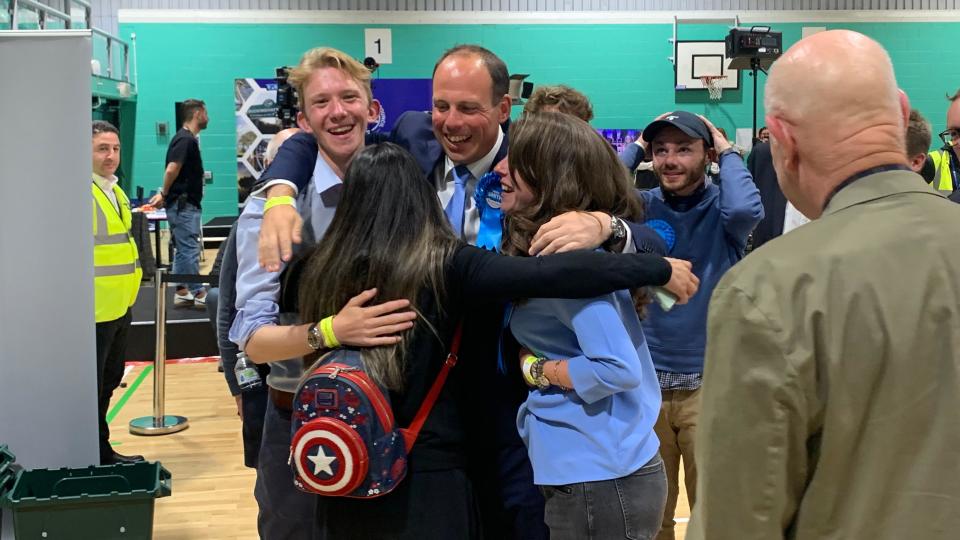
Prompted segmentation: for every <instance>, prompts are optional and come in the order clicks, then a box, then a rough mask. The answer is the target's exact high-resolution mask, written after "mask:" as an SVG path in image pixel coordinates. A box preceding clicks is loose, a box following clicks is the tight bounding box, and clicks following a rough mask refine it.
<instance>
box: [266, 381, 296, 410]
mask: <svg viewBox="0 0 960 540" xmlns="http://www.w3.org/2000/svg"><path fill="white" fill-rule="evenodd" d="M268 391H269V393H270V401H272V402H273V404H274V405H275V406H276V407H277V408H278V409H280V410H281V411H287V412H290V411H292V410H293V393H292V392H284V391H283V390H277V389H276V388H274V387H272V386H269V387H268Z"/></svg>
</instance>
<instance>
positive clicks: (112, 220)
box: [91, 120, 143, 465]
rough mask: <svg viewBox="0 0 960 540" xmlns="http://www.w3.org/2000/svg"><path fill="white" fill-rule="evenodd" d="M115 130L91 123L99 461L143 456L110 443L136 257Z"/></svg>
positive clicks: (137, 271)
mask: <svg viewBox="0 0 960 540" xmlns="http://www.w3.org/2000/svg"><path fill="white" fill-rule="evenodd" d="M119 166H120V132H119V131H117V128H115V127H113V125H111V124H110V123H109V122H104V121H100V120H98V121H96V122H94V123H93V184H92V185H91V191H92V192H93V265H94V269H93V273H94V303H95V305H96V322H97V390H98V393H99V399H98V409H97V421H98V423H99V430H100V464H101V465H112V464H115V463H135V462H138V461H143V456H124V455H121V454H118V453H116V452H114V450H113V448H112V447H111V446H110V428H109V426H108V425H107V421H106V417H107V409H108V408H109V406H110V398H111V396H113V391H114V390H116V389H117V387H118V386H120V381H121V380H122V379H123V364H124V358H123V354H124V352H126V349H127V330H128V329H129V328H130V306H132V305H133V303H134V302H136V300H137V293H138V292H139V291H140V277H141V275H142V272H141V271H140V257H139V254H138V252H137V245H136V243H134V241H133V236H132V235H131V234H130V225H131V222H132V218H131V215H130V201H129V200H128V199H127V196H126V195H125V194H124V193H123V190H122V189H120V186H118V185H117V177H116V175H115V174H114V173H116V172H117V167H119Z"/></svg>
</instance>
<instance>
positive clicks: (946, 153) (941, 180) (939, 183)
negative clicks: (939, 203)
mask: <svg viewBox="0 0 960 540" xmlns="http://www.w3.org/2000/svg"><path fill="white" fill-rule="evenodd" d="M950 152H952V150H942V149H941V150H934V151H933V152H930V153H929V154H928V155H929V156H930V161H932V162H933V167H934V170H935V171H936V172H934V175H933V181H932V182H931V183H930V185H931V186H932V187H933V189H935V190H937V191H939V192H940V193H943V194H944V195H949V194H951V193H953V174H952V173H951V172H950Z"/></svg>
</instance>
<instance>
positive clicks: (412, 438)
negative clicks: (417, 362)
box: [400, 321, 463, 453]
mask: <svg viewBox="0 0 960 540" xmlns="http://www.w3.org/2000/svg"><path fill="white" fill-rule="evenodd" d="M462 335H463V321H460V322H459V323H457V330H456V332H455V333H454V334H453V342H452V343H451V344H450V353H449V354H447V359H446V360H444V361H443V367H442V368H440V373H438V374H437V378H436V379H434V381H433V386H431V387H430V391H429V392H427V397H425V398H423V403H421V404H420V410H418V411H417V415H416V416H414V417H413V422H410V426H409V427H408V428H407V429H401V430H400V432H401V433H402V434H403V441H404V443H405V445H406V447H407V452H408V453H409V452H410V449H412V448H413V445H414V443H416V442H417V436H418V435H420V429H421V428H422V427H423V424H424V422H426V421H427V417H428V416H430V411H431V410H432V409H433V404H434V403H436V401H437V398H438V397H439V396H440V390H442V389H443V384H444V383H445V382H447V376H448V375H449V374H450V369H451V368H452V367H453V366H455V365H457V353H458V352H459V351H460V338H461V336H462Z"/></svg>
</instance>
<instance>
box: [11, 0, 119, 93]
mask: <svg viewBox="0 0 960 540" xmlns="http://www.w3.org/2000/svg"><path fill="white" fill-rule="evenodd" d="M74 5H77V6H80V7H81V8H82V9H83V25H84V26H83V27H82V28H88V29H90V31H91V32H92V33H93V34H94V35H97V36H100V37H102V38H104V39H105V40H106V42H107V78H109V79H114V80H121V81H126V82H129V81H130V44H128V43H127V42H126V41H124V40H122V39H120V38H119V37H117V36H115V35H113V34H111V33H109V32H105V31H103V30H100V29H99V28H94V27H93V21H92V13H93V9H92V8H91V6H90V4H89V3H88V2H86V1H85V0H63V10H62V11H61V10H59V9H57V8H54V7H52V6H48V5H46V4H41V3H40V2H37V1H36V0H8V2H7V12H8V13H9V22H10V30H19V29H20V9H21V8H24V9H28V10H31V11H35V12H36V14H37V26H38V27H39V29H40V30H47V29H48V28H47V24H48V21H50V20H59V21H62V22H63V26H64V28H66V29H67V30H72V29H74V27H75V25H74V22H73V6H74ZM78 28H79V26H78ZM114 45H120V46H121V47H123V64H122V66H121V68H120V71H121V73H114V65H113V60H114V55H113V48H114Z"/></svg>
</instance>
